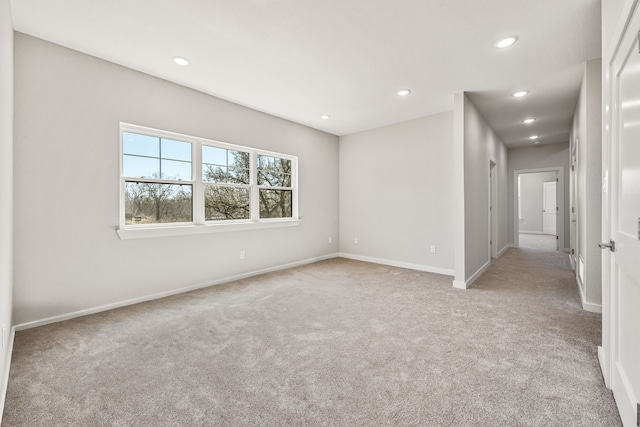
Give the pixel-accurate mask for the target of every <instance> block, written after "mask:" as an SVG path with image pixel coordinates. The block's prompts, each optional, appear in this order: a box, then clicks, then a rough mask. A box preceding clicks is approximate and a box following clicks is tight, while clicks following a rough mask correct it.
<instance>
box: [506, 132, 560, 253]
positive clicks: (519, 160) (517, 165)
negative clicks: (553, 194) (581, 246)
mask: <svg viewBox="0 0 640 427" xmlns="http://www.w3.org/2000/svg"><path fill="white" fill-rule="evenodd" d="M507 158H508V163H509V172H508V175H509V183H508V184H509V195H510V196H509V243H514V241H515V240H514V235H513V231H514V229H515V224H514V222H513V221H514V203H516V202H517V200H514V196H513V194H514V185H517V182H516V183H514V181H513V179H514V178H513V171H516V170H526V169H544V168H557V167H562V168H563V171H564V192H565V193H564V194H565V197H564V213H565V214H564V236H565V237H564V242H565V246H567V247H568V245H569V225H570V219H569V212H570V209H569V171H570V164H569V144H568V143H561V144H545V145H536V146H532V147H522V148H510V149H509V150H508V155H507ZM516 220H517V218H516ZM560 249H565V248H560Z"/></svg>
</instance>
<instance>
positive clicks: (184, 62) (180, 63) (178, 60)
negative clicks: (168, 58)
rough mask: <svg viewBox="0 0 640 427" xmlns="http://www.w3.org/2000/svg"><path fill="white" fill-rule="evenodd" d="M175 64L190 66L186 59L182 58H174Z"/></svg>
mask: <svg viewBox="0 0 640 427" xmlns="http://www.w3.org/2000/svg"><path fill="white" fill-rule="evenodd" d="M173 62H175V63H176V64H177V65H182V66H183V67H185V66H187V65H189V61H187V60H186V59H184V58H183V57H181V56H174V57H173Z"/></svg>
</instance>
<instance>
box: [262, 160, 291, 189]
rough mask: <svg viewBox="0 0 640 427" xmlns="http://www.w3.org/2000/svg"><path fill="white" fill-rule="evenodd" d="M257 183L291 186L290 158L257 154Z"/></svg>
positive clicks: (272, 185) (271, 185)
mask: <svg viewBox="0 0 640 427" xmlns="http://www.w3.org/2000/svg"><path fill="white" fill-rule="evenodd" d="M258 185H268V186H270V187H291V160H286V159H280V158H277V157H269V156H258Z"/></svg>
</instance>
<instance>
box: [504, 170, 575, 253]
mask: <svg viewBox="0 0 640 427" xmlns="http://www.w3.org/2000/svg"><path fill="white" fill-rule="evenodd" d="M563 173H564V171H563V168H562V167H554V168H548V169H527V170H516V171H514V184H515V185H514V193H515V194H514V201H515V203H514V246H516V247H526V248H530V249H539V250H548V251H557V250H561V249H563V248H564V179H563Z"/></svg>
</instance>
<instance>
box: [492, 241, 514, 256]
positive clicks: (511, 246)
mask: <svg viewBox="0 0 640 427" xmlns="http://www.w3.org/2000/svg"><path fill="white" fill-rule="evenodd" d="M513 247H515V246H514V245H512V244H511V243H508V244H506V245H505V246H504V248H502V249H501V250H500V252H498V256H497V257H496V258H500V257H501V256H502V255H504V253H505V252H507V250H508V249H509V248H513Z"/></svg>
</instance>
